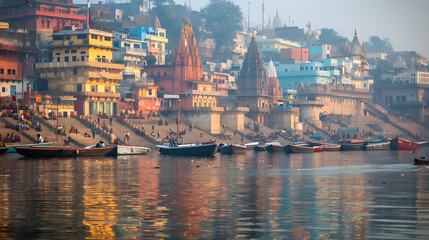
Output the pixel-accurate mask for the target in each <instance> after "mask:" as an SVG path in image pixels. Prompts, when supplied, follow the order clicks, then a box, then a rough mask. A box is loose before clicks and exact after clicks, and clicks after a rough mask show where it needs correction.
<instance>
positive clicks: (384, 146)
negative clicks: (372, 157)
mask: <svg viewBox="0 0 429 240" xmlns="http://www.w3.org/2000/svg"><path fill="white" fill-rule="evenodd" d="M362 149H363V150H365V151H375V150H389V149H390V142H381V143H368V144H364V145H363V146H362Z"/></svg>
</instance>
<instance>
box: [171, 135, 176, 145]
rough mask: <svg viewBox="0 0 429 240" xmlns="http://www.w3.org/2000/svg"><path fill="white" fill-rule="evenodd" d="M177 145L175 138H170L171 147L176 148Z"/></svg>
mask: <svg viewBox="0 0 429 240" xmlns="http://www.w3.org/2000/svg"><path fill="white" fill-rule="evenodd" d="M175 146H176V144H175V143H174V138H173V137H170V147H175Z"/></svg>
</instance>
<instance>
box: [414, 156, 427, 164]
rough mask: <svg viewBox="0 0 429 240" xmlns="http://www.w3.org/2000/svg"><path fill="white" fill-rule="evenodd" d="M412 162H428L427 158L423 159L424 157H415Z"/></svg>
mask: <svg viewBox="0 0 429 240" xmlns="http://www.w3.org/2000/svg"><path fill="white" fill-rule="evenodd" d="M414 163H415V164H429V159H425V157H421V158H415V159H414Z"/></svg>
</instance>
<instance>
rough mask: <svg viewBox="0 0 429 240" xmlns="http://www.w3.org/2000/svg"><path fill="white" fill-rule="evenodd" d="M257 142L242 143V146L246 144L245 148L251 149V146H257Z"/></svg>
mask: <svg viewBox="0 0 429 240" xmlns="http://www.w3.org/2000/svg"><path fill="white" fill-rule="evenodd" d="M258 144H259V142H251V143H246V144H244V146H246V149H247V150H253V148H255V146H258Z"/></svg>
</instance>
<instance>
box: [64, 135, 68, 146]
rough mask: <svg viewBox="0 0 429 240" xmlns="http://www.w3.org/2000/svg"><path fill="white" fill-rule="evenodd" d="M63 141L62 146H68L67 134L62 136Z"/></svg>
mask: <svg viewBox="0 0 429 240" xmlns="http://www.w3.org/2000/svg"><path fill="white" fill-rule="evenodd" d="M63 140H64V145H69V137H68V136H67V134H64V135H63Z"/></svg>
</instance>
